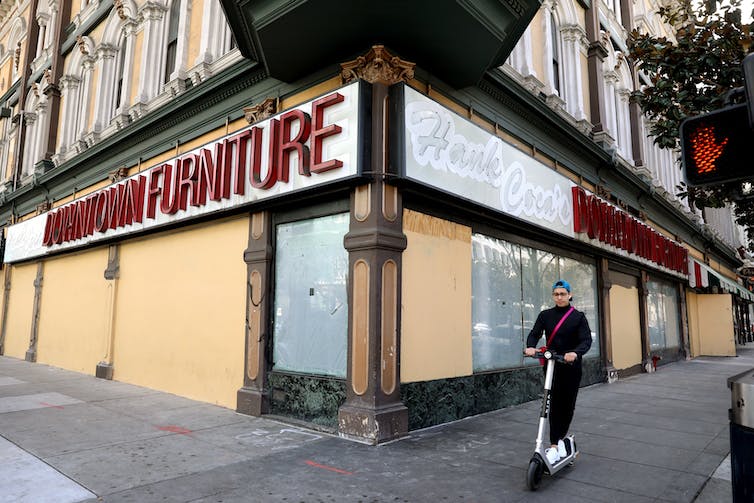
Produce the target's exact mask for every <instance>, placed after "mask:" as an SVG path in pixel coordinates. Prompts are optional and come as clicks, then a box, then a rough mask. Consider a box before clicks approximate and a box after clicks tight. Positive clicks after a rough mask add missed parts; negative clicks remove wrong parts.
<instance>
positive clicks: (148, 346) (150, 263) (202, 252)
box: [113, 216, 249, 408]
mask: <svg viewBox="0 0 754 503" xmlns="http://www.w3.org/2000/svg"><path fill="white" fill-rule="evenodd" d="M248 229H249V221H248V217H246V216H243V217H234V218H231V219H227V220H220V221H212V222H210V223H207V224H202V225H198V226H192V227H188V228H185V229H184V230H178V231H173V232H170V233H164V234H160V235H158V236H154V237H146V238H142V239H137V240H133V241H127V242H124V243H123V245H122V246H121V250H120V280H119V281H120V283H119V286H118V299H117V303H116V305H117V314H116V322H115V342H114V362H113V367H114V375H113V377H114V379H117V380H119V381H126V382H130V383H134V384H138V385H141V386H147V387H151V388H156V389H161V390H164V391H168V392H171V393H175V394H178V395H182V396H186V397H189V398H193V399H196V400H202V401H206V402H213V403H217V404H219V405H223V406H225V407H229V408H235V407H236V391H238V389H239V388H240V387H241V386H242V385H243V358H244V324H245V310H246V303H245V298H246V264H245V263H244V261H243V252H244V250H245V249H246V246H247V244H248V234H249V230H248Z"/></svg>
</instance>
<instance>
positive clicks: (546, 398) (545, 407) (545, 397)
mask: <svg viewBox="0 0 754 503" xmlns="http://www.w3.org/2000/svg"><path fill="white" fill-rule="evenodd" d="M554 373H555V361H554V360H552V359H549V360H547V372H546V373H545V389H544V393H543V394H542V409H541V410H540V412H539V429H538V431H537V445H536V450H537V451H540V452H543V451H541V450H540V449H541V448H542V441H543V440H544V435H545V422H546V421H545V420H546V419H547V416H548V415H549V413H550V390H551V389H552V376H553V374H554Z"/></svg>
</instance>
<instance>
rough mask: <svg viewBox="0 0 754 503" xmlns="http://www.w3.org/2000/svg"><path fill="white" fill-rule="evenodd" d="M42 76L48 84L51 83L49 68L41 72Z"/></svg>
mask: <svg viewBox="0 0 754 503" xmlns="http://www.w3.org/2000/svg"><path fill="white" fill-rule="evenodd" d="M42 78H44V80H45V82H46V83H47V85H48V86H51V85H52V72H51V71H50V69H49V68H48V69H47V70H45V71H44V73H43V74H42Z"/></svg>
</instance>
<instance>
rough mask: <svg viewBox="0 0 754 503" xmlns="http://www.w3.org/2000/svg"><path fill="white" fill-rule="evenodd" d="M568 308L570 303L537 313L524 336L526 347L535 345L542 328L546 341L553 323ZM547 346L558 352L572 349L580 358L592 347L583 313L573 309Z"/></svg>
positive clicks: (555, 322) (556, 321)
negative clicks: (526, 334) (530, 327)
mask: <svg viewBox="0 0 754 503" xmlns="http://www.w3.org/2000/svg"><path fill="white" fill-rule="evenodd" d="M570 308H571V306H570V305H568V306H565V307H557V306H555V307H551V308H550V309H545V310H544V311H542V312H541V313H539V316H537V321H535V322H534V327H532V329H531V332H529V336H528V337H527V338H526V347H528V348H533V347H536V344H537V341H538V340H539V338H540V337H541V336H542V331H543V330H544V332H545V343H546V342H547V340H548V339H549V338H550V334H551V333H552V331H553V329H554V328H555V325H557V324H558V322H560V319H561V318H563V315H565V313H567V312H568V310H569V309H570ZM547 347H548V348H549V349H552V350H553V351H555V352H556V353H558V354H565V353H568V352H570V351H573V352H575V353H576V354H578V355H579V360H581V357H582V356H584V354H585V353H586V352H587V351H589V348H590V347H592V331H591V330H590V329H589V322H587V321H586V316H584V313H582V312H581V311H578V310H576V309H574V310H573V312H572V313H571V314H570V315H568V318H567V319H566V320H565V321H564V322H563V324H562V325H561V326H560V328H559V329H558V332H557V333H556V334H555V337H554V338H553V340H552V342H551V343H550V344H548V345H547Z"/></svg>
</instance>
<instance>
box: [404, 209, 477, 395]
mask: <svg viewBox="0 0 754 503" xmlns="http://www.w3.org/2000/svg"><path fill="white" fill-rule="evenodd" d="M403 231H404V233H405V234H406V237H407V238H408V247H407V248H406V251H405V252H404V253H403V289H402V295H403V305H402V325H401V381H402V382H413V381H428V380H431V379H440V378H446V377H456V376H464V375H470V374H472V372H473V368H472V360H471V229H470V228H469V227H465V226H462V225H458V224H454V223H452V222H448V221H446V220H442V219H439V218H435V217H431V216H429V215H423V214H420V213H417V212H413V211H410V210H406V211H404V217H403Z"/></svg>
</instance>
